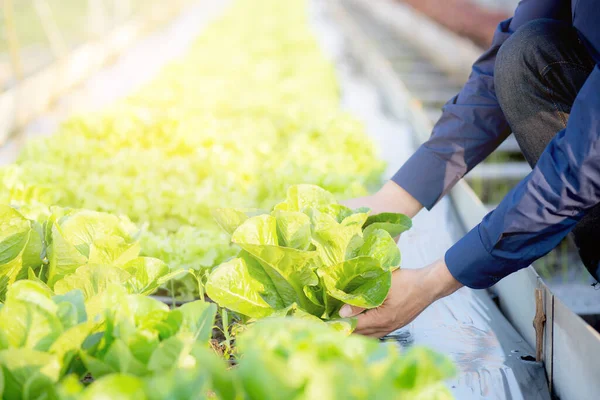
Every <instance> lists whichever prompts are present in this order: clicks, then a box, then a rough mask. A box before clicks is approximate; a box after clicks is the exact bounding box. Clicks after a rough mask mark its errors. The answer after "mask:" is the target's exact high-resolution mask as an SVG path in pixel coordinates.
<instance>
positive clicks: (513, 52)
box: [494, 19, 600, 279]
mask: <svg viewBox="0 0 600 400" xmlns="http://www.w3.org/2000/svg"><path fill="white" fill-rule="evenodd" d="M594 65H595V62H594V60H593V59H592V58H591V56H590V55H589V54H588V52H587V50H586V49H585V47H584V45H583V44H582V43H581V41H580V40H579V37H578V36H577V33H576V32H575V29H574V28H573V27H572V26H570V25H568V24H566V23H563V22H559V21H553V20H545V19H540V20H535V21H532V22H530V23H528V24H526V25H524V26H522V27H521V28H519V29H518V30H517V31H516V32H515V33H514V34H513V35H511V37H510V38H509V39H508V40H507V41H506V42H504V44H503V45H502V47H501V48H500V51H499V53H498V56H497V58H496V65H495V73H494V86H495V88H496V94H497V96H498V101H499V103H500V106H501V107H502V111H503V112H504V115H505V116H506V119H507V121H508V123H509V125H510V127H511V129H512V131H513V133H514V135H515V137H516V139H517V142H518V143H519V146H520V148H521V150H522V151H523V154H524V155H525V158H526V159H527V162H529V164H530V165H531V166H532V167H533V166H535V164H536V163H537V161H538V159H539V158H540V155H541V154H542V152H543V151H544V149H545V148H546V146H547V145H548V143H549V142H550V141H551V140H552V138H553V137H554V136H555V135H556V134H557V133H558V132H559V131H561V130H563V129H564V128H565V127H566V125H567V121H568V119H569V114H570V112H571V107H572V105H573V102H574V101H575V97H576V96H577V93H578V92H579V90H580V89H581V87H582V86H583V84H584V83H585V81H586V80H587V78H588V75H589V74H590V73H591V72H592V69H593V68H594ZM599 112H600V110H599ZM571 234H572V236H573V239H574V242H575V244H576V246H577V248H578V250H579V255H580V257H581V260H582V261H583V263H584V265H585V266H586V268H587V269H588V271H590V273H591V274H592V275H593V276H594V277H595V278H596V279H599V278H600V265H599V264H600V205H597V206H596V207H594V208H592V209H591V210H590V211H589V212H588V213H587V214H586V215H585V217H584V218H583V219H582V220H581V221H580V222H579V223H578V224H577V225H576V227H575V228H574V229H573V231H572V233H571Z"/></svg>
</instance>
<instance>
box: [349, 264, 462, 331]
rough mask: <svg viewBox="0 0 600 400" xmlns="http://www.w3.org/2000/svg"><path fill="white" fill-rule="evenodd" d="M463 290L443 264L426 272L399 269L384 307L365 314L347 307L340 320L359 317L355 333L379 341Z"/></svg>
mask: <svg viewBox="0 0 600 400" xmlns="http://www.w3.org/2000/svg"><path fill="white" fill-rule="evenodd" d="M461 286H462V285H461V284H460V283H459V282H458V281H457V280H456V279H454V277H453V276H452V275H451V274H450V271H448V267H446V264H445V263H444V261H443V260H439V261H436V262H435V263H433V264H431V265H430V266H428V267H425V268H420V269H399V270H397V271H394V273H393V274H392V286H391V288H390V291H389V293H388V297H387V298H386V299H385V301H384V302H383V304H382V305H381V306H379V307H377V308H374V309H372V310H367V311H365V310H364V309H362V308H360V307H353V306H350V305H344V306H343V307H342V309H341V310H340V316H341V317H350V316H355V315H358V325H357V326H356V330H355V331H354V332H355V333H359V334H361V335H366V336H373V337H377V338H379V337H383V336H385V335H387V334H389V333H390V332H393V331H395V330H396V329H398V328H401V327H403V326H405V325H407V324H408V323H410V322H411V321H412V320H414V319H415V318H416V317H417V316H418V315H419V314H421V312H423V310H425V309H426V308H427V307H428V306H429V305H431V303H433V302H434V301H436V300H438V299H440V298H442V297H445V296H448V295H449V294H451V293H453V292H455V291H456V290H458V289H459V288H460V287H461ZM363 311H364V312H363Z"/></svg>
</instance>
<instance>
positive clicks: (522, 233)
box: [340, 0, 600, 337]
mask: <svg viewBox="0 0 600 400" xmlns="http://www.w3.org/2000/svg"><path fill="white" fill-rule="evenodd" d="M599 21H600V2H597V1H594V0H572V1H569V0H522V1H521V2H520V3H519V6H518V8H517V10H516V11H515V15H514V16H513V17H512V18H511V19H508V20H506V21H504V22H502V23H500V25H498V28H497V30H496V33H495V35H494V41H493V44H492V46H491V48H490V49H489V50H488V51H486V52H485V53H484V54H483V55H482V56H481V57H480V58H479V59H478V60H477V61H476V62H475V64H474V65H473V71H472V74H471V76H470V78H469V80H468V81H467V83H466V84H465V86H464V88H463V89H462V90H461V92H460V93H459V94H458V95H457V96H456V97H454V98H453V99H451V100H450V101H449V102H448V103H447V104H446V105H445V106H444V112H443V115H442V117H441V118H440V120H439V121H438V123H437V124H436V125H435V128H434V129H433V133H432V136H431V138H430V139H429V141H427V142H426V143H425V144H423V145H422V146H421V147H420V148H419V149H418V150H417V151H416V153H415V154H414V155H413V156H412V157H411V158H410V159H409V160H408V161H407V162H406V164H404V166H402V168H400V170H399V171H398V172H397V173H396V175H395V176H394V177H393V178H392V180H391V181H390V182H388V183H386V185H385V186H384V187H383V188H382V189H381V190H380V191H379V192H377V193H376V194H374V195H373V196H369V197H366V198H362V199H354V200H351V201H349V202H348V203H349V205H350V206H368V207H371V208H372V209H373V211H374V212H383V211H393V212H402V213H404V214H407V215H409V216H411V217H412V216H414V215H415V214H417V213H418V212H419V210H421V208H423V207H425V208H427V209H430V208H431V207H433V206H434V205H435V203H436V202H437V201H438V200H439V199H440V198H441V197H443V196H444V195H445V194H446V193H447V192H448V190H449V189H450V188H451V187H452V186H453V185H454V184H455V183H456V182H457V181H458V180H459V179H461V178H462V177H463V176H464V175H465V174H466V173H467V172H468V171H470V170H471V169H472V168H473V167H474V166H475V165H477V164H478V163H479V162H481V161H482V160H483V159H485V158H486V157H487V156H488V155H489V154H490V153H491V152H492V151H493V150H494V149H495V148H496V147H497V146H498V145H499V144H500V143H501V142H502V141H503V140H504V139H506V137H507V136H508V135H509V133H510V132H511V131H512V132H513V133H514V135H515V136H516V139H517V142H518V143H519V146H520V147H521V150H522V151H523V153H524V155H525V158H526V159H527V161H528V162H529V164H531V166H532V168H533V171H532V172H531V173H530V174H529V175H528V176H527V177H526V178H525V179H524V180H523V181H522V182H520V183H519V184H518V185H517V186H516V187H515V188H514V189H513V190H512V191H511V192H510V193H509V194H508V195H507V196H506V197H505V198H504V200H503V201H502V202H501V203H500V205H499V206H498V208H496V210H494V211H493V212H491V213H490V214H488V215H487V216H486V217H485V218H484V219H483V221H482V222H481V223H480V224H479V225H478V226H477V227H476V228H474V229H473V230H472V231H471V232H469V233H468V234H467V235H466V236H465V237H464V238H462V239H461V240H460V241H459V242H458V243H456V244H455V245H454V246H453V247H452V248H450V249H449V250H448V252H447V253H446V255H445V257H444V259H443V260H439V261H437V262H435V263H433V264H432V265H430V266H427V267H424V268H421V269H401V270H399V271H397V272H395V274H394V277H393V281H392V288H391V290H390V293H389V296H388V298H387V300H386V301H385V303H384V304H383V305H382V306H381V307H379V308H377V309H374V310H369V311H367V312H364V313H362V314H360V315H359V319H358V327H357V332H358V333H362V334H365V335H370V336H376V337H381V336H384V335H386V334H388V333H389V332H391V331H393V330H395V329H397V328H399V327H402V326H404V325H406V324H407V323H409V322H410V321H412V320H413V319H414V318H415V317H416V316H417V315H419V313H421V312H422V311H423V310H424V309H425V308H426V307H427V306H429V305H430V304H431V303H432V302H434V301H435V300H437V299H439V298H441V297H444V296H447V295H449V294H451V293H453V292H454V291H456V290H457V289H458V288H460V287H461V286H463V285H465V286H469V287H472V288H487V287H489V286H491V285H493V284H494V283H496V282H498V281H499V280H500V279H502V278H503V277H505V276H507V275H509V274H511V273H513V272H515V271H517V270H519V269H521V268H524V267H526V266H528V265H530V264H531V262H533V261H534V260H536V259H538V258H539V257H541V256H543V255H545V254H546V253H548V252H549V251H550V250H552V249H553V248H554V247H555V246H556V245H557V244H558V243H559V242H560V241H561V240H562V239H563V238H564V237H565V236H566V235H567V234H568V233H569V232H572V233H573V236H574V239H575V243H576V244H577V246H578V249H579V254H580V256H581V259H582V261H583V263H584V264H585V266H586V267H587V269H588V270H589V271H590V273H591V274H592V275H594V277H595V278H596V279H598V278H599V276H600V205H599V204H600V140H599V139H600V67H599V66H598V63H599V62H600V29H599V28H598V23H599ZM362 311H363V310H361V309H357V308H354V307H350V306H348V305H346V306H344V308H343V309H342V311H341V312H340V314H344V315H345V316H350V315H356V314H359V313H361V312H362Z"/></svg>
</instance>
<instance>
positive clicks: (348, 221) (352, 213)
mask: <svg viewBox="0 0 600 400" xmlns="http://www.w3.org/2000/svg"><path fill="white" fill-rule="evenodd" d="M253 214H256V212H248V211H243V210H235V209H219V210H216V211H215V218H216V220H217V222H218V223H219V225H221V226H222V227H223V229H224V230H225V231H226V232H228V233H230V234H231V241H232V243H234V244H236V245H237V246H239V247H240V249H241V250H240V252H239V254H238V256H237V257H236V258H234V259H232V260H230V261H227V262H225V263H223V264H221V265H220V266H219V267H217V268H216V269H215V270H214V271H213V272H212V273H211V274H210V276H209V277H208V282H207V284H206V291H207V294H208V296H209V297H210V298H211V299H213V300H214V301H216V302H217V303H218V304H219V305H221V306H222V307H226V308H229V309H231V310H233V311H235V312H238V313H240V314H242V315H246V316H248V317H251V318H263V317H266V316H269V315H271V314H273V313H275V312H278V311H279V312H281V311H282V310H288V309H289V307H292V306H293V305H296V306H297V309H299V310H301V311H303V312H305V313H308V314H311V315H314V316H318V317H320V318H322V319H326V320H327V319H331V318H339V315H338V312H339V309H340V308H341V306H342V305H343V304H344V303H347V304H351V305H354V306H358V307H364V308H374V307H377V306H379V305H381V303H382V302H383V300H384V299H385V297H386V296H387V293H388V291H389V288H390V285H391V274H392V271H393V270H394V269H396V268H398V267H399V265H400V251H399V250H398V247H397V246H396V243H395V242H394V239H393V238H392V236H391V235H390V233H391V234H393V235H398V234H400V233H401V232H403V231H405V230H406V229H409V228H410V226H411V221H410V219H409V218H408V217H406V216H403V215H399V214H380V215H375V216H371V217H369V210H368V209H359V210H351V209H349V208H347V207H344V206H342V205H340V204H338V203H337V202H336V200H335V198H334V196H333V195H332V194H331V193H329V192H327V191H326V190H324V189H322V188H320V187H318V186H313V185H296V186H292V187H290V188H289V190H288V194H287V198H286V200H285V201H284V202H282V203H279V204H277V205H276V206H275V207H274V209H273V210H272V211H271V212H270V213H267V212H265V213H262V214H261V213H260V212H259V213H258V215H253Z"/></svg>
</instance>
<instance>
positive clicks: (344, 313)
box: [340, 304, 365, 318]
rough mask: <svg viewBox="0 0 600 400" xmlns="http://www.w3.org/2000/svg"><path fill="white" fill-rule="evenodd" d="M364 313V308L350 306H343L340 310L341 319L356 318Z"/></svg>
mask: <svg viewBox="0 0 600 400" xmlns="http://www.w3.org/2000/svg"><path fill="white" fill-rule="evenodd" d="M363 311H365V309H364V308H362V307H355V306H351V305H350V304H344V305H343V306H342V308H341V309H340V317H342V318H348V317H354V316H355V315H358V314H360V313H361V312H363Z"/></svg>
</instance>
